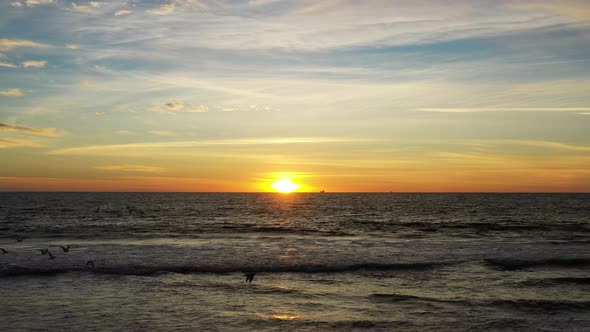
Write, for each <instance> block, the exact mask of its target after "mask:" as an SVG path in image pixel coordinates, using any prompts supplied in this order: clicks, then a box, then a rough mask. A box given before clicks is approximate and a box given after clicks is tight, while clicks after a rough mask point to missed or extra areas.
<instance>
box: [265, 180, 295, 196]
mask: <svg viewBox="0 0 590 332" xmlns="http://www.w3.org/2000/svg"><path fill="white" fill-rule="evenodd" d="M271 186H272V187H273V188H274V189H275V190H276V191H278V192H281V193H291V192H294V191H295V190H297V189H299V187H300V186H299V185H298V184H296V183H293V181H291V180H289V179H282V180H277V181H275V182H274V183H273V184H272V185H271Z"/></svg>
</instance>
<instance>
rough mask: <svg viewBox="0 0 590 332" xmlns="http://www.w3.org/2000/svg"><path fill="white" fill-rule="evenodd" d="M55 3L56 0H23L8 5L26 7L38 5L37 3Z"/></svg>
mask: <svg viewBox="0 0 590 332" xmlns="http://www.w3.org/2000/svg"><path fill="white" fill-rule="evenodd" d="M54 3H56V0H25V1H20V2H19V1H15V2H12V3H11V4H10V5H11V6H12V7H23V6H25V5H26V6H27V7H35V6H39V5H50V4H54Z"/></svg>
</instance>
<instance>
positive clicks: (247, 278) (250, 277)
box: [244, 272, 256, 283]
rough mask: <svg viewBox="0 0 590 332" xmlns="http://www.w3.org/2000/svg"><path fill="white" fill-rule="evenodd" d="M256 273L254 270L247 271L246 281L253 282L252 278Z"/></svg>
mask: <svg viewBox="0 0 590 332" xmlns="http://www.w3.org/2000/svg"><path fill="white" fill-rule="evenodd" d="M255 275H256V273H254V272H249V273H245V274H244V277H246V282H249V283H251V282H252V280H254V276H255Z"/></svg>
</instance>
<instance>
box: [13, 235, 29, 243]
mask: <svg viewBox="0 0 590 332" xmlns="http://www.w3.org/2000/svg"><path fill="white" fill-rule="evenodd" d="M26 238H27V237H26V236H15V237H14V239H15V240H16V242H23V240H24V239H26Z"/></svg>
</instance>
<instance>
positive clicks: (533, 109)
mask: <svg viewBox="0 0 590 332" xmlns="http://www.w3.org/2000/svg"><path fill="white" fill-rule="evenodd" d="M416 110H417V111H421V112H439V113H475V112H583V111H590V107H520V108H519V107H506V108H500V107H498V108H418V109H416Z"/></svg>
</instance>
